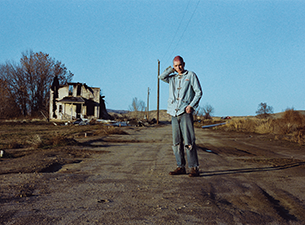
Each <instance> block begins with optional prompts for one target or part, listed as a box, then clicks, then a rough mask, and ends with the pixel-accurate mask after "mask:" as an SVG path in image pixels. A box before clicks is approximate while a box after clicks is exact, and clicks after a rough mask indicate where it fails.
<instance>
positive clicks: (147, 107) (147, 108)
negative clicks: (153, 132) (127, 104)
mask: <svg viewBox="0 0 305 225" xmlns="http://www.w3.org/2000/svg"><path fill="white" fill-rule="evenodd" d="M146 110H147V121H148V120H149V88H148V89H147V106H146Z"/></svg>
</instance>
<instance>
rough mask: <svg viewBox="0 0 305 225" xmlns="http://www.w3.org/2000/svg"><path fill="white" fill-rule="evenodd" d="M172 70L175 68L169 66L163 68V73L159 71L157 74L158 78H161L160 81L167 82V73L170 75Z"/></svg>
mask: <svg viewBox="0 0 305 225" xmlns="http://www.w3.org/2000/svg"><path fill="white" fill-rule="evenodd" d="M174 72H175V70H174V69H173V68H172V67H171V66H169V67H167V68H166V69H165V70H164V72H163V73H161V75H159V79H161V80H162V81H164V82H166V83H169V80H168V77H169V75H171V74H172V73H174Z"/></svg>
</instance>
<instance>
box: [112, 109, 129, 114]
mask: <svg viewBox="0 0 305 225" xmlns="http://www.w3.org/2000/svg"><path fill="white" fill-rule="evenodd" d="M107 112H108V113H118V114H125V113H128V112H129V111H128V110H115V109H107Z"/></svg>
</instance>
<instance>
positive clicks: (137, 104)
mask: <svg viewBox="0 0 305 225" xmlns="http://www.w3.org/2000/svg"><path fill="white" fill-rule="evenodd" d="M129 110H130V111H134V112H143V111H144V110H145V102H144V101H142V100H138V98H136V97H135V98H133V99H132V103H131V105H130V106H129Z"/></svg>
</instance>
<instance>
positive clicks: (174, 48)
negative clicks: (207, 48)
mask: <svg viewBox="0 0 305 225" xmlns="http://www.w3.org/2000/svg"><path fill="white" fill-rule="evenodd" d="M199 3H200V0H198V2H197V5H196V7H195V9H194V11H193V13H192V16H191V17H190V19H189V21H188V23H187V25H186V27H185V29H184V31H183V32H182V35H181V36H180V38H179V40H178V42H177V44H176V46H175V48H174V50H173V52H172V53H171V54H170V56H171V55H173V53H174V52H175V50H176V48H177V46H178V45H179V42H180V41H181V40H182V38H183V36H184V33H185V31H186V30H187V28H188V26H189V24H190V22H191V20H192V18H193V16H194V15H195V12H196V10H197V8H198V5H199ZM168 60H169V58H168V59H167V60H166V62H167V61H168Z"/></svg>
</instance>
